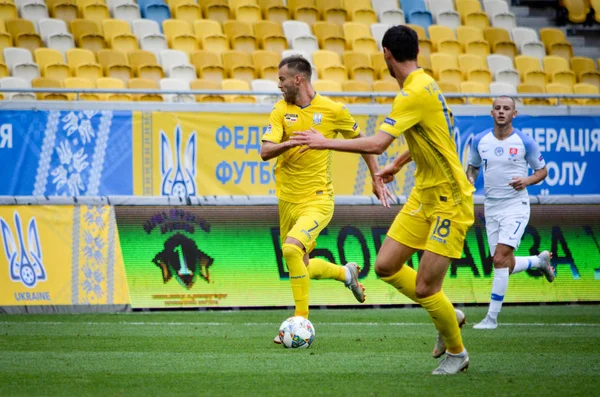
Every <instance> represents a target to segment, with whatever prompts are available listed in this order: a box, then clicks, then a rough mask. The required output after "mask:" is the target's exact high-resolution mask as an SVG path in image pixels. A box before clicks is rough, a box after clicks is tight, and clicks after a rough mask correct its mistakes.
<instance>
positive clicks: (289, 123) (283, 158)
mask: <svg viewBox="0 0 600 397" xmlns="http://www.w3.org/2000/svg"><path fill="white" fill-rule="evenodd" d="M311 72H312V69H311V65H310V63H309V62H308V61H307V60H306V59H304V58H303V57H301V56H295V55H293V56H290V57H287V58H285V59H283V60H282V61H281V63H280V64H279V88H280V89H281V91H282V92H283V100H281V101H279V102H277V103H276V104H275V106H274V107H273V110H272V111H271V116H270V120H269V126H268V129H267V132H266V133H265V134H264V135H263V137H262V142H263V144H262V148H261V151H260V155H261V157H262V159H263V160H269V159H272V158H274V157H277V165H276V167H275V177H276V181H277V186H276V188H277V190H276V193H277V197H278V198H279V222H280V235H281V239H282V241H283V245H282V251H283V257H284V259H285V262H286V264H287V267H288V271H289V274H290V283H291V284H292V293H293V296H294V302H295V306H296V311H295V315H296V316H302V317H305V318H308V303H309V302H308V296H309V283H310V280H309V278H311V279H335V280H338V281H342V282H343V283H344V284H345V285H346V286H347V287H348V288H349V289H350V290H351V291H352V293H353V294H354V297H355V298H356V300H357V301H359V302H361V303H362V302H364V301H365V292H364V288H363V286H362V285H361V284H360V283H359V282H358V274H359V272H360V269H359V267H358V266H357V265H356V264H355V263H348V264H346V265H345V266H338V265H335V264H333V263H329V262H327V261H325V260H323V259H320V258H313V259H310V260H309V256H308V254H309V253H310V252H311V251H312V250H313V249H314V248H315V246H316V240H317V237H318V236H319V233H321V231H322V230H323V229H324V228H325V227H326V226H327V224H328V223H329V221H331V218H332V216H333V207H334V205H333V202H334V200H333V185H332V183H331V159H332V153H331V152H330V151H310V152H302V151H301V150H300V148H299V147H297V146H298V144H297V143H296V142H294V141H291V140H290V137H291V136H292V134H293V133H294V132H295V131H303V130H307V129H309V128H314V129H315V131H318V132H316V133H318V134H319V135H321V134H322V135H321V136H323V137H326V138H334V137H335V136H336V135H337V134H338V133H340V134H342V135H343V136H344V138H346V139H349V138H357V137H363V136H365V135H364V134H363V133H361V131H360V128H359V126H358V124H357V123H356V121H354V118H352V116H351V115H350V112H349V111H348V108H346V106H344V105H342V104H341V103H338V102H334V101H332V100H330V99H328V98H325V97H322V96H321V95H319V94H317V93H316V92H315V90H314V89H313V87H312V84H311V82H310V81H311V80H310V78H311ZM363 158H364V160H365V162H366V163H367V166H368V168H369V171H370V172H371V176H372V177H373V181H374V183H373V192H374V193H375V195H376V196H377V197H380V198H382V203H383V204H384V205H385V206H388V204H387V199H386V195H389V192H388V191H387V189H386V188H385V186H384V185H383V182H382V181H381V178H377V177H375V173H376V172H377V171H378V166H377V162H376V159H375V157H374V156H370V155H364V156H363ZM274 342H275V343H281V340H280V339H279V335H278V336H276V337H275V339H274Z"/></svg>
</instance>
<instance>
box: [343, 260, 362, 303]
mask: <svg viewBox="0 0 600 397" xmlns="http://www.w3.org/2000/svg"><path fill="white" fill-rule="evenodd" d="M345 267H346V268H347V269H348V270H350V283H349V284H346V287H348V288H349V289H350V291H352V294H353V295H354V297H355V298H356V300H357V301H359V302H360V303H363V302H364V301H365V299H366V296H365V287H363V286H362V284H361V283H359V282H358V273H360V267H358V265H357V264H356V263H354V262H348V263H346V266H345Z"/></svg>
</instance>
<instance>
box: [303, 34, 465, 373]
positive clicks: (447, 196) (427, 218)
mask: <svg viewBox="0 0 600 397" xmlns="http://www.w3.org/2000/svg"><path fill="white" fill-rule="evenodd" d="M382 46H383V53H384V56H385V61H386V63H387V66H388V69H389V71H390V74H391V75H392V77H395V78H396V80H397V81H398V84H399V86H400V88H401V91H400V93H399V94H398V95H397V96H396V98H395V99H394V103H393V105H392V112H391V114H390V115H389V116H388V117H387V118H386V119H385V120H384V122H383V124H381V126H380V128H379V132H378V133H377V134H375V135H374V136H370V137H368V138H359V139H352V140H347V141H342V140H332V139H326V138H325V137H323V135H321V134H317V133H315V132H314V131H312V130H311V131H305V132H301V133H298V134H296V136H295V137H293V138H292V140H295V141H296V142H299V143H302V144H304V145H307V147H306V148H304V150H305V149H308V148H310V149H329V150H340V151H345V152H355V153H376V154H381V153H383V152H384V151H385V150H386V149H387V148H388V147H389V146H390V144H391V143H392V142H393V141H394V140H395V139H396V138H398V137H399V136H400V135H402V134H404V136H405V138H406V141H407V143H408V152H406V153H404V154H403V155H400V156H399V157H398V158H396V159H395V160H394V162H393V163H392V164H390V165H388V166H387V167H386V168H384V169H383V170H382V171H381V173H380V176H381V177H382V178H383V181H384V182H386V183H388V182H390V181H391V180H392V179H393V178H394V174H396V173H397V172H398V171H399V170H400V168H401V167H402V166H404V165H405V164H407V163H408V162H410V161H411V160H412V161H414V162H415V163H416V165H417V170H416V172H415V186H414V188H413V190H412V192H411V194H410V196H409V198H408V201H407V203H406V204H405V205H404V206H403V207H402V210H401V211H400V213H399V214H398V215H397V216H396V219H395V220H394V222H393V223H392V226H391V227H390V229H389V231H388V233H387V237H389V238H386V239H385V241H384V242H383V245H382V246H381V249H380V250H379V253H378V254H377V259H376V261H375V272H376V273H377V275H378V276H379V277H380V278H381V279H382V280H383V281H385V282H386V283H388V284H391V285H392V286H394V287H395V288H396V289H397V290H398V291H400V292H401V293H402V294H404V295H406V296H407V297H409V298H410V299H412V300H413V301H415V302H417V303H419V304H420V305H421V306H423V308H424V309H425V310H427V312H428V313H429V315H430V317H431V319H432V321H433V323H434V324H435V327H436V328H437V330H438V331H439V334H440V337H439V339H438V343H437V344H436V348H435V350H434V357H440V356H442V355H443V354H444V353H446V355H445V357H444V358H443V359H442V360H441V361H440V363H439V366H438V367H437V368H436V369H435V370H434V371H433V373H434V374H455V373H458V372H460V371H462V370H465V369H466V368H467V367H468V365H469V355H468V353H467V350H466V349H465V347H464V345H463V342H462V336H461V333H460V329H459V323H463V322H464V314H463V313H462V312H460V311H456V312H455V310H454V308H453V306H452V303H450V300H448V297H447V296H446V294H444V292H443V291H442V284H443V282H444V276H445V275H446V272H447V270H448V266H449V265H450V261H451V259H452V258H460V257H461V255H462V251H463V244H464V240H465V235H466V233H467V230H468V229H469V227H470V226H471V225H472V224H473V191H474V190H475V189H474V188H473V186H471V184H469V181H468V180H467V178H466V176H465V173H464V171H463V168H462V166H461V164H460V161H459V159H458V155H457V153H456V145H455V143H454V126H453V116H452V113H451V112H450V110H449V109H448V106H447V105H446V100H445V99H444V96H443V95H442V93H441V91H440V89H439V87H438V85H437V84H436V82H435V81H434V80H433V79H432V78H431V77H430V76H429V75H427V74H426V73H425V72H424V71H423V69H421V68H419V66H418V65H417V54H418V52H419V39H418V37H417V34H416V33H415V31H414V30H412V29H411V28H409V27H407V26H394V27H392V28H390V29H389V30H388V31H387V32H386V33H385V35H384V37H383V40H382ZM312 152H314V151H313V150H309V151H308V153H312ZM417 250H423V251H424V253H423V256H422V258H421V260H420V262H419V268H418V271H415V270H414V269H413V268H411V267H409V266H405V265H404V264H405V262H406V261H407V260H408V259H409V258H410V257H411V256H412V255H413V254H414V253H415V252H416V251H417ZM457 317H458V319H457Z"/></svg>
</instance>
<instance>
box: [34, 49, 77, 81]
mask: <svg viewBox="0 0 600 397" xmlns="http://www.w3.org/2000/svg"><path fill="white" fill-rule="evenodd" d="M34 57H35V62H36V63H37V64H38V66H39V68H40V73H41V75H42V76H43V77H47V78H50V79H52V80H58V81H62V80H64V79H66V78H67V77H69V76H70V75H71V72H70V70H69V66H68V65H67V64H66V63H65V58H64V57H63V54H61V53H60V52H59V51H58V50H55V49H52V48H38V49H37V50H35V52H34Z"/></svg>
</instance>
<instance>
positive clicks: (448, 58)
mask: <svg viewBox="0 0 600 397" xmlns="http://www.w3.org/2000/svg"><path fill="white" fill-rule="evenodd" d="M430 61H431V69H432V70H433V75H434V76H435V79H436V80H442V79H441V78H440V72H441V71H442V70H452V71H456V72H458V73H459V74H460V75H461V76H462V72H461V70H460V69H459V67H458V58H457V57H456V56H454V55H450V54H443V53H439V52H438V53H433V54H431V56H430ZM452 74H454V73H452ZM461 80H462V77H461ZM458 83H460V80H459V81H458Z"/></svg>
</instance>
